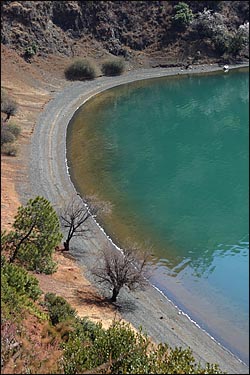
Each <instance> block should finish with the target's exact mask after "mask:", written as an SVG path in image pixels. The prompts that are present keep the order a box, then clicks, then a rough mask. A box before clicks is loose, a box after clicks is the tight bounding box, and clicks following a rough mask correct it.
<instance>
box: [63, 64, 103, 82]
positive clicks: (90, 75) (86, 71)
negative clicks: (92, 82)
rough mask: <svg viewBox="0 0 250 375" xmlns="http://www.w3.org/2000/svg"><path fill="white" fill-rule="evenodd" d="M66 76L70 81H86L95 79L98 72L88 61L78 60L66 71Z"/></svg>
mask: <svg viewBox="0 0 250 375" xmlns="http://www.w3.org/2000/svg"><path fill="white" fill-rule="evenodd" d="M64 74H65V77H66V79H68V80H70V81H77V80H78V81H84V80H86V79H94V78H95V77H96V70H95V67H94V66H93V65H92V64H91V63H90V62H89V61H88V60H86V59H85V60H83V59H78V60H76V61H74V62H73V63H72V64H71V65H70V66H68V67H67V68H66V69H65V71H64Z"/></svg>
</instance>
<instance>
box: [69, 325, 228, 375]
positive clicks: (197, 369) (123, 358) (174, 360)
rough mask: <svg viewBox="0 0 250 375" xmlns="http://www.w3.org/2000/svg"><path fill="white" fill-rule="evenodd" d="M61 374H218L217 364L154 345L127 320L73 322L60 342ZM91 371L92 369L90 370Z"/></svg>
mask: <svg viewBox="0 0 250 375" xmlns="http://www.w3.org/2000/svg"><path fill="white" fill-rule="evenodd" d="M63 349H64V354H63V360H62V363H63V370H64V373H65V374H81V373H84V372H86V371H88V370H92V372H93V373H98V371H100V370H101V373H104V374H105V373H111V374H181V373H184V374H202V373H205V374H220V373H221V370H220V368H219V367H218V366H217V365H210V364H207V366H205V368H203V367H202V366H201V365H200V364H199V363H197V362H196V361H195V359H194V357H193V355H192V352H191V350H190V349H189V348H188V349H182V348H174V349H172V348H170V347H169V346H168V345H167V344H159V345H157V346H154V347H153V345H152V344H151V343H150V340H149V339H148V338H147V336H146V335H143V334H142V331H141V330H139V332H135V331H133V330H132V329H131V327H130V326H129V324H127V323H123V322H113V324H112V325H111V326H110V327H109V328H108V329H107V330H105V329H103V328H102V326H101V324H93V323H91V324H88V323H87V321H86V320H81V321H80V322H78V323H77V325H76V328H75V330H74V331H73V332H71V333H70V335H69V339H68V340H67V342H65V343H64V344H63ZM94 371H95V372H94Z"/></svg>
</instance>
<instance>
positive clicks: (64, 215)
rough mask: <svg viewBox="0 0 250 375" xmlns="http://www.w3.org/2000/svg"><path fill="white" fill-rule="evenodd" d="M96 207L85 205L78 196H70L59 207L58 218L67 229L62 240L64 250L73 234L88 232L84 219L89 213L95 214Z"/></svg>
mask: <svg viewBox="0 0 250 375" xmlns="http://www.w3.org/2000/svg"><path fill="white" fill-rule="evenodd" d="M96 212H97V207H95V206H91V204H90V203H89V205H87V203H86V202H85V201H84V200H82V199H81V198H80V197H79V196H76V197H72V198H70V199H69V200H68V201H67V202H66V204H65V206H64V207H63V208H62V209H61V212H60V219H61V223H62V226H63V227H64V228H67V229H68V233H67V238H66V240H65V241H64V243H63V245H64V250H66V251H68V250H69V243H70V240H71V239H72V238H73V237H74V236H85V235H86V232H88V228H87V227H86V225H85V224H86V221H87V219H88V218H89V217H90V216H91V215H95V214H96Z"/></svg>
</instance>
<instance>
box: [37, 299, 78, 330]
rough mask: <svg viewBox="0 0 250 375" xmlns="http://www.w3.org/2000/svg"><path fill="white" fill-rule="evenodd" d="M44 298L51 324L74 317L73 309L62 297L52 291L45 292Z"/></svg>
mask: <svg viewBox="0 0 250 375" xmlns="http://www.w3.org/2000/svg"><path fill="white" fill-rule="evenodd" d="M44 300H45V306H46V307H47V309H48V313H49V317H50V320H51V323H52V324H53V325H56V324H58V323H61V322H64V321H66V320H69V319H74V318H75V316H76V311H75V309H73V308H72V307H71V306H70V304H69V303H68V302H67V301H66V300H65V299H64V298H62V297H59V296H57V295H55V294H54V293H47V294H46V295H45V298H44Z"/></svg>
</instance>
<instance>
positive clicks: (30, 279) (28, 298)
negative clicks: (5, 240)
mask: <svg viewBox="0 0 250 375" xmlns="http://www.w3.org/2000/svg"><path fill="white" fill-rule="evenodd" d="M41 293H42V292H41V290H40V288H39V284H38V280H37V279H36V278H35V277H34V276H33V275H31V274H29V273H28V271H26V270H25V269H24V268H23V267H20V266H18V265H15V264H10V263H8V262H7V261H6V259H5V257H4V256H1V307H2V313H3V315H4V316H6V317H11V316H13V314H14V315H15V314H18V313H20V312H22V311H23V310H29V311H30V310H32V311H33V312H35V313H36V315H38V316H39V317H41V316H42V314H41V312H39V309H38V308H37V307H36V306H35V305H34V301H36V300H37V299H38V298H39V296H40V295H41Z"/></svg>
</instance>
